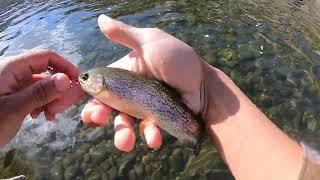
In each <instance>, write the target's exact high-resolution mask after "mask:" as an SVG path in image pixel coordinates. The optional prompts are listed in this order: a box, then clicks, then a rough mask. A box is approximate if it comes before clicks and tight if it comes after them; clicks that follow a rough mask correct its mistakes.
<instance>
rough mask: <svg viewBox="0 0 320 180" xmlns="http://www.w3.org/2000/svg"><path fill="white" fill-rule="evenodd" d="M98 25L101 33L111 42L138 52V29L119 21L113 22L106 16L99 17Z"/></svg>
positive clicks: (139, 39) (140, 40)
mask: <svg viewBox="0 0 320 180" xmlns="http://www.w3.org/2000/svg"><path fill="white" fill-rule="evenodd" d="M98 24H99V27H100V30H101V32H102V33H103V34H104V35H105V36H107V37H108V38H109V39H110V40H111V41H113V42H115V43H118V44H122V45H124V46H127V47H129V48H131V49H134V50H136V51H138V52H139V51H140V47H141V44H142V40H143V39H141V38H142V36H141V35H140V34H141V33H140V31H139V29H138V28H136V27H133V26H129V25H127V24H125V23H122V22H120V21H117V20H114V19H112V18H110V17H108V16H106V15H103V14H102V15H100V16H99V18H98Z"/></svg>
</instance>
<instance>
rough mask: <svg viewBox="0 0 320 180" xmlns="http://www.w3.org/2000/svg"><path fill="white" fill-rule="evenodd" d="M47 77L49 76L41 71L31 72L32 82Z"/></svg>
mask: <svg viewBox="0 0 320 180" xmlns="http://www.w3.org/2000/svg"><path fill="white" fill-rule="evenodd" d="M48 77H49V75H47V74H43V73H41V74H33V75H32V83H35V82H37V81H39V80H42V79H45V78H48Z"/></svg>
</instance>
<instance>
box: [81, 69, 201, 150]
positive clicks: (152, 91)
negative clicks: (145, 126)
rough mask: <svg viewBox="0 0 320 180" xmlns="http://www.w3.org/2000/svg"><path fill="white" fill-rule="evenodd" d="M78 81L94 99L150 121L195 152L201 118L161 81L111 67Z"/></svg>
mask: <svg viewBox="0 0 320 180" xmlns="http://www.w3.org/2000/svg"><path fill="white" fill-rule="evenodd" d="M79 82H80V84H81V87H82V89H83V90H84V91H86V92H87V93H88V94H90V95H91V96H93V97H94V98H96V99H98V100H99V101H101V102H103V103H105V104H106V105H109V106H110V107H112V108H114V109H116V110H118V111H121V112H124V113H127V114H129V115H131V116H133V117H136V118H138V119H143V120H147V121H151V122H154V123H155V124H156V125H157V126H158V127H160V128H161V129H163V130H165V131H166V132H168V133H169V134H170V135H172V136H174V137H176V138H177V139H178V140H179V141H180V142H181V143H182V144H183V145H185V146H186V147H188V148H191V149H192V150H193V151H194V153H195V154H198V152H199V147H200V141H201V140H202V131H201V129H202V126H201V125H200V122H201V121H198V120H197V116H195V115H194V114H193V113H192V112H191V111H190V110H189V109H188V108H187V107H186V105H184V104H183V103H182V101H181V99H180V97H179V96H177V94H176V92H175V91H174V90H173V89H171V88H170V87H168V86H167V85H166V84H164V83H163V82H161V81H158V80H156V79H151V78H147V77H144V76H141V75H138V74H137V73H134V72H131V71H127V70H124V69H119V68H111V67H102V68H96V69H92V70H89V71H87V72H84V73H82V74H81V75H80V76H79Z"/></svg>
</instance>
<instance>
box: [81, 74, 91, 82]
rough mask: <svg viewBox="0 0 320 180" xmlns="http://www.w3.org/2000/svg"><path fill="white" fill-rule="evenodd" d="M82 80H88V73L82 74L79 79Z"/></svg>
mask: <svg viewBox="0 0 320 180" xmlns="http://www.w3.org/2000/svg"><path fill="white" fill-rule="evenodd" d="M80 78H81V79H82V80H84V81H86V80H88V79H89V74H88V73H83V74H82V75H81V77H80Z"/></svg>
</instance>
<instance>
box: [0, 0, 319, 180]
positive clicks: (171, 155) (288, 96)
mask: <svg viewBox="0 0 320 180" xmlns="http://www.w3.org/2000/svg"><path fill="white" fill-rule="evenodd" d="M319 12H320V11H319V3H318V2H317V1H315V0H309V1H298V0H290V1H274V0H271V1H262V0H261V1H260V0H227V1H224V0H210V1H195V0H179V1H146V0H144V1H135V2H130V1H120V0H113V1H84V0H76V1H71V0H70V1H68V0H65V1H56V0H50V1H32V2H29V1H23V0H20V1H19V0H15V1H8V0H5V1H1V2H0V61H1V60H2V59H3V58H5V57H7V56H11V55H16V54H18V53H21V52H24V51H26V50H30V49H43V48H49V49H52V50H54V51H56V52H58V53H60V54H62V55H64V56H66V57H67V58H68V59H70V61H71V62H72V63H74V64H75V65H77V66H78V67H79V68H80V69H88V68H92V67H97V66H104V65H108V64H110V63H112V62H114V61H116V60H117V59H119V58H121V57H122V56H124V55H125V54H127V53H128V52H129V49H128V48H125V47H122V46H120V45H116V44H114V43H112V42H110V41H109V40H107V39H106V38H105V37H104V36H103V35H102V34H101V33H100V32H99V29H98V27H97V22H96V18H97V17H98V15H99V14H101V13H104V14H107V15H109V16H112V17H114V18H117V19H119V20H122V21H124V22H126V23H129V24H131V25H134V26H137V27H158V28H161V29H163V30H165V31H166V32H168V33H170V34H172V35H173V36H175V37H177V38H179V39H181V40H183V41H184V42H186V43H188V44H189V45H191V46H192V47H194V48H195V50H196V51H197V53H198V54H199V55H201V56H202V57H203V58H204V59H205V60H206V61H207V62H208V63H210V64H212V65H214V66H215V67H217V68H219V69H221V70H223V71H224V72H225V73H226V74H227V75H229V76H230V77H231V78H232V79H233V80H234V81H235V83H236V84H237V85H238V86H239V87H240V88H241V89H242V90H243V91H244V92H245V93H246V95H248V96H249V98H250V99H251V100H252V101H253V102H254V103H255V104H256V105H257V106H258V107H259V108H260V109H261V110H262V111H263V112H264V113H265V114H266V115H267V116H268V117H269V118H270V119H271V120H272V121H273V122H274V123H275V124H276V125H277V126H278V127H280V128H281V129H283V130H284V131H285V132H287V133H288V134H289V135H290V136H291V137H293V138H295V139H296V140H298V141H299V140H305V141H308V142H310V144H313V145H314V146H316V147H319V145H320V143H319V142H317V141H318V140H317V138H314V137H319V135H320V116H319V114H320V98H319V96H320V88H319V87H320V86H319V79H320V70H319V66H320V61H319V59H320V45H319V40H320V37H319V29H320V28H319V26H320V20H319V19H320V18H319ZM1 58H2V59H1ZM86 100H87V99H86ZM86 100H84V101H82V102H80V103H78V104H77V105H75V106H73V107H71V108H70V109H69V110H68V111H67V112H65V113H63V114H61V115H60V116H59V118H58V119H59V121H56V122H45V120H44V119H43V116H42V117H40V118H38V120H37V121H31V120H30V119H29V118H27V119H26V120H25V121H24V125H23V128H22V130H21V131H20V133H19V135H18V136H17V137H16V138H15V139H14V140H13V141H12V142H11V143H10V144H9V145H8V146H7V147H6V148H5V149H4V150H3V153H2V155H1V158H0V168H1V170H0V178H2V177H9V176H16V175H20V174H22V173H23V174H25V175H29V178H30V179H89V178H90V179H142V178H146V179H234V178H233V177H232V175H231V173H230V172H229V170H228V168H227V166H226V165H225V164H224V163H223V161H222V160H221V158H220V156H219V155H218V152H217V151H216V149H215V148H214V146H213V145H212V144H211V143H210V141H205V142H204V143H203V145H202V148H201V149H202V150H201V151H200V154H199V156H197V157H194V156H193V155H192V153H191V152H189V151H188V150H186V149H184V148H181V147H180V145H179V143H178V142H177V141H176V139H175V138H173V137H171V136H169V135H168V134H166V133H165V132H163V133H164V142H165V143H164V146H163V147H162V148H161V149H160V150H151V149H149V148H147V147H146V145H145V144H144V142H143V141H142V140H141V139H140V138H138V137H137V144H136V148H135V150H134V151H133V152H131V153H121V152H119V151H118V150H116V148H115V147H114V145H113V127H112V125H110V126H108V127H103V128H96V129H90V128H86V127H84V125H83V124H82V123H81V121H80V113H81V109H82V108H83V105H84V103H85V102H86ZM136 130H137V127H136Z"/></svg>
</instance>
